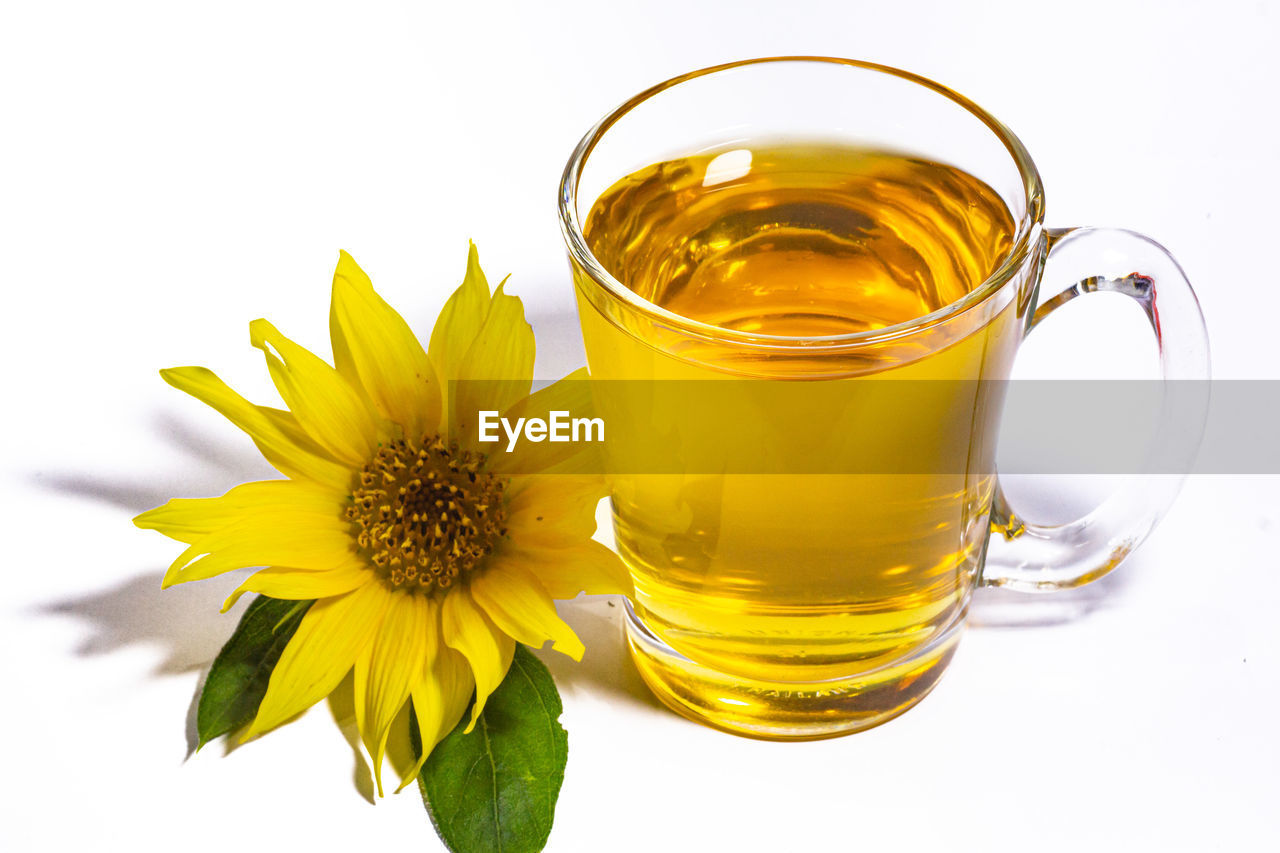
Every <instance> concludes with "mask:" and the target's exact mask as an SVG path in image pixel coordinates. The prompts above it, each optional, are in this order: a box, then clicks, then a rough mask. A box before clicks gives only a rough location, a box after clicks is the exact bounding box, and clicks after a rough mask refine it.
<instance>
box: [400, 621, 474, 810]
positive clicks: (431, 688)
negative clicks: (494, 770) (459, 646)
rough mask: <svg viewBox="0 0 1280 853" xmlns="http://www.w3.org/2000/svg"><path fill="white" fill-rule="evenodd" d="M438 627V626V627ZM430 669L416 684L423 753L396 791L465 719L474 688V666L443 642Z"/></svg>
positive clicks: (415, 704) (415, 701)
mask: <svg viewBox="0 0 1280 853" xmlns="http://www.w3.org/2000/svg"><path fill="white" fill-rule="evenodd" d="M435 627H436V630H439V626H438V625H437V626H435ZM436 652H437V653H436V654H435V655H433V656H432V659H431V660H430V662H429V664H428V666H427V668H426V669H425V670H424V672H423V673H422V677H421V678H419V679H418V680H417V681H416V682H415V683H414V685H413V688H412V690H411V691H410V695H411V697H412V699H413V714H414V716H415V717H417V719H418V737H419V739H420V740H421V741H422V754H421V755H420V756H419V758H418V761H417V763H415V764H414V765H413V768H412V769H411V770H409V772H408V773H406V774H405V775H404V777H403V778H402V779H401V781H400V787H399V788H397V789H396V791H397V793H399V792H400V791H402V790H404V788H405V786H406V785H408V784H410V783H411V782H413V780H414V778H415V777H416V776H417V775H418V771H419V770H421V769H422V765H423V764H425V763H426V760H427V757H428V756H430V755H431V750H433V749H435V747H436V744H438V743H439V742H440V741H441V740H442V739H443V738H444V736H445V735H447V734H448V733H449V732H451V731H453V727H454V726H456V725H457V724H458V720H460V719H462V714H463V712H464V711H466V710H467V703H468V702H469V701H471V692H472V690H474V689H475V686H476V685H475V680H474V679H473V678H472V677H471V668H470V667H469V666H467V659H466V658H464V657H463V656H462V655H460V654H458V653H457V652H455V651H454V650H453V649H451V648H449V647H448V646H445V645H443V644H441V645H439V646H438V647H437V649H436Z"/></svg>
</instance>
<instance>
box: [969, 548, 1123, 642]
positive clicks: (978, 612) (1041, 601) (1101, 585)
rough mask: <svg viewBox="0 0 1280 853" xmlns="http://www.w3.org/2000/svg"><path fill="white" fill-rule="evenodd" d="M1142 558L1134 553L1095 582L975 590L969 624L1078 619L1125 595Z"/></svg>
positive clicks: (1014, 624)
mask: <svg viewBox="0 0 1280 853" xmlns="http://www.w3.org/2000/svg"><path fill="white" fill-rule="evenodd" d="M1140 562H1141V558H1140V557H1138V556H1137V555H1135V556H1131V557H1129V558H1128V559H1127V560H1125V561H1124V563H1123V564H1121V565H1120V566H1119V567H1117V568H1116V569H1115V570H1114V571H1112V572H1111V573H1110V574H1107V575H1103V576H1102V577H1101V578H1098V579H1097V580H1096V581H1093V582H1092V583H1089V584H1086V585H1085V586H1081V587H1076V588H1075V589H1063V590H1058V591H1057V592H1018V591H1016V590H1011V589H999V588H997V587H981V588H979V589H977V590H975V591H974V593H973V601H972V603H971V604H970V605H969V624H970V626H972V627H974V628H1041V627H1046V626H1050V625H1064V624H1066V623H1068V622H1075V621H1077V620H1079V619H1083V618H1085V617H1086V616H1088V615H1089V614H1090V613H1093V612H1094V611H1095V610H1098V609H1099V608H1101V607H1107V606H1110V605H1113V604H1115V603H1116V602H1117V601H1119V600H1120V599H1122V598H1123V597H1124V595H1125V592H1126V591H1127V590H1128V589H1129V588H1131V587H1132V586H1133V584H1134V572H1140V571H1142V569H1143V567H1142V566H1141V565H1139V564H1140Z"/></svg>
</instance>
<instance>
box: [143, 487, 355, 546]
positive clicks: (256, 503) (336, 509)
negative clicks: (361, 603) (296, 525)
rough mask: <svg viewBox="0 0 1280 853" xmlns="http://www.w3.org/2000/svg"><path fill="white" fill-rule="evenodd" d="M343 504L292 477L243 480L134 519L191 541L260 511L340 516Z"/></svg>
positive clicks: (177, 499) (167, 534) (146, 525)
mask: <svg viewBox="0 0 1280 853" xmlns="http://www.w3.org/2000/svg"><path fill="white" fill-rule="evenodd" d="M342 509H343V504H342V503H339V499H338V498H336V497H335V496H334V494H333V493H332V492H329V491H326V490H324V489H318V488H316V487H315V486H312V485H309V484H308V483H306V482H305V481H304V482H298V481H295V480H260V481H257V482H253V483H243V484H241V485H239V486H236V487H235V488H233V489H231V490H230V491H229V492H227V493H226V494H224V495H222V496H221V497H217V498H175V499H173V500H171V501H169V502H168V503H166V504H164V505H162V506H158V507H156V508H155V509H151V510H147V511H146V512H144V513H142V514H141V515H139V516H138V517H136V518H135V519H134V520H133V523H134V524H135V525H137V526H138V527H140V528H142V529H144V530H158V531H159V532H161V533H163V534H164V535H165V536H168V537H169V538H171V539H177V540H178V541H179V542H186V543H187V544H191V543H193V542H195V541H196V540H198V539H200V538H201V537H204V536H208V535H209V534H210V533H213V532H214V531H215V530H218V529H220V528H223V527H226V526H228V525H230V524H234V523H236V522H238V521H241V520H243V519H244V518H246V517H248V516H252V515H255V514H257V513H260V512H290V511H293V512H300V513H309V514H324V513H326V512H327V513H329V514H331V515H335V516H337V515H340V514H341V512H342Z"/></svg>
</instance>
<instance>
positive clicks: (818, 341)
mask: <svg viewBox="0 0 1280 853" xmlns="http://www.w3.org/2000/svg"><path fill="white" fill-rule="evenodd" d="M780 62H796V63H800V62H811V63H827V64H830V65H841V66H848V67H852V68H858V69H861V70H864V71H873V72H877V73H880V74H887V75H890V76H893V77H898V78H900V79H902V80H905V81H907V82H909V83H914V84H916V85H919V86H923V87H925V88H927V89H930V90H932V91H933V92H935V93H937V94H939V95H942V96H943V97H945V98H947V99H948V100H950V101H952V102H953V103H955V104H957V105H959V106H960V107H962V108H964V109H965V110H966V111H968V112H969V113H970V114H972V115H973V116H974V117H975V118H977V119H978V120H979V121H981V122H982V123H983V124H985V125H986V126H987V129H988V130H990V131H991V132H992V133H993V134H995V136H996V138H997V139H999V141H1000V142H1001V143H1002V144H1003V145H1004V147H1005V149H1006V150H1007V151H1008V152H1009V154H1010V156H1011V157H1012V158H1013V161H1014V164H1015V165H1016V166H1017V169H1018V174H1019V175H1020V176H1021V178H1022V188H1023V192H1024V194H1025V201H1026V212H1025V213H1024V214H1023V216H1022V219H1021V221H1020V222H1019V223H1018V228H1017V231H1016V232H1015V234H1016V235H1017V239H1016V240H1015V241H1014V244H1013V246H1012V247H1011V248H1010V249H1009V251H1008V252H1007V253H1006V254H1005V255H1004V257H1003V258H1002V259H1001V261H1000V263H999V264H998V265H997V266H996V268H995V269H994V270H993V271H992V272H991V274H990V275H988V276H987V278H986V279H985V280H984V281H983V282H982V284H980V285H978V286H977V287H975V288H973V289H972V290H970V291H969V292H968V293H966V294H965V295H964V296H962V297H960V298H959V299H957V300H955V301H954V302H950V303H948V304H947V305H944V306H943V307H941V308H939V309H937V310H936V311H932V312H930V313H928V314H923V315H921V316H919V317H913V318H911V319H910V320H905V321H903V322H901V323H895V324H893V325H891V326H885V327H884V328H882V329H869V330H866V331H862V332H850V333H847V334H842V335H816V336H814V335H806V336H790V335H769V334H763V333H759V332H744V331H739V330H737V329H727V328H724V327H722V326H716V325H714V324H711V323H704V322H702V321H700V320H695V319H693V318H692V317H686V316H684V315H683V314H677V313H676V312H674V311H669V310H667V309H666V308H663V307H662V306H661V305H658V304H656V303H654V302H651V301H650V300H648V299H645V298H644V297H643V296H641V295H639V294H638V293H636V292H635V291H634V290H631V289H630V288H629V287H627V286H626V285H624V284H623V283H622V282H620V281H618V279H617V278H615V277H614V276H613V274H612V273H611V272H609V271H608V270H607V269H605V267H604V265H603V264H602V263H600V261H599V260H598V259H597V258H596V256H595V254H594V253H593V252H592V251H591V249H590V247H589V246H588V245H587V240H586V237H585V236H584V235H583V233H582V223H581V222H580V221H579V217H578V210H577V197H578V181H579V179H580V177H581V175H582V170H583V168H584V166H585V165H586V162H587V159H588V158H589V157H590V156H591V152H592V151H593V150H595V147H596V145H598V144H599V142H600V140H601V139H602V138H603V137H604V135H605V134H606V133H607V132H608V131H609V129H610V128H611V127H613V125H614V124H616V123H617V122H618V121H619V120H620V119H622V117H623V116H625V115H627V114H628V113H629V112H631V110H632V109H634V108H635V107H637V106H639V105H640V104H642V103H644V102H645V101H648V100H649V99H650V98H653V97H654V96H656V95H659V94H661V93H662V92H665V91H666V90H668V89H671V88H673V87H675V86H678V85H679V84H681V83H684V82H687V81H689V80H693V79H696V78H698V77H705V76H708V75H711V74H716V73H719V72H722V71H730V70H733V69H736V68H742V67H745V66H749V65H762V64H765V63H780ZM559 217H560V231H561V233H562V234H563V236H564V240H565V244H566V245H567V246H568V248H569V253H570V255H571V256H572V258H573V259H574V260H575V261H576V262H577V263H578V264H579V265H581V266H582V268H583V269H585V270H586V271H587V272H588V273H589V274H590V276H591V278H592V279H593V280H594V281H595V282H596V283H597V284H598V285H601V286H602V287H603V288H604V290H605V291H606V292H607V293H608V294H609V295H611V296H613V297H614V298H616V299H619V300H621V301H622V302H624V303H626V304H627V305H628V306H630V307H631V308H633V309H635V310H637V311H640V312H641V313H643V314H645V315H648V316H649V317H650V318H651V319H656V320H658V321H660V322H662V323H663V324H664V325H667V326H671V327H675V328H676V329H678V330H680V331H682V332H684V333H687V334H690V335H693V336H696V337H700V338H705V339H710V340H717V341H726V342H734V343H739V344H746V345H752V346H756V347H763V348H770V349H773V348H779V349H790V348H792V347H809V348H840V349H844V348H846V347H852V346H859V345H863V344H868V343H880V342H883V341H886V340H891V339H895V338H900V337H905V336H907V335H911V334H914V333H916V332H918V331H921V330H923V329H926V328H929V327H932V326H935V325H937V324H939V323H942V322H945V321H947V320H949V319H951V318H953V317H955V316H958V315H959V314H962V313H964V312H965V311H968V310H969V309H970V308H973V307H974V306H976V305H979V304H981V303H982V302H984V301H986V299H987V298H988V297H990V296H992V295H993V294H995V293H997V292H999V291H1000V290H1001V289H1002V288H1003V287H1004V285H1005V284H1007V283H1008V282H1009V281H1010V280H1011V279H1012V278H1013V277H1014V275H1015V274H1016V273H1017V272H1018V271H1019V270H1020V269H1021V268H1022V265H1023V263H1024V262H1025V261H1026V260H1027V258H1028V256H1029V255H1030V254H1031V249H1032V245H1033V241H1034V240H1036V239H1037V238H1038V236H1039V234H1038V232H1039V229H1038V226H1040V225H1041V224H1042V222H1043V218H1044V188H1043V186H1042V185H1041V182H1040V173H1039V171H1038V170H1037V169H1036V166H1035V163H1033V162H1032V160H1031V155H1030V154H1029V153H1028V152H1027V149H1026V147H1025V146H1023V144H1022V141H1021V140H1019V139H1018V137H1017V136H1015V135H1014V133H1013V131H1011V130H1009V128H1007V127H1005V126H1004V124H1002V123H1001V122H1000V121H999V120H998V119H996V118H995V117H994V116H992V115H991V114H990V113H988V112H987V111H986V110H984V109H983V108H982V107H980V106H978V105H977V104H976V103H974V102H973V101H971V100H970V99H968V98H966V97H965V96H964V95H961V94H959V93H957V92H955V91H953V90H951V89H949V88H947V87H946V86H943V85H942V84H941V83H937V82H935V81H933V80H930V79H929V78H927V77H923V76H921V75H919V74H915V73H912V72H910V71H904V70H902V69H901V68H894V67H892V66H889V65H881V64H879V63H875V62H867V61H864V60H859V59H843V58H839V57H832V56H768V57H758V58H754V59H742V60H738V61H736V62H726V63H723V64H720V65H712V66H709V67H707V68H701V69H698V70H696V71H690V72H689V73H687V74H681V75H680V76H678V77H672V78H671V79H669V80H665V81H663V82H661V83H658V84H657V85H655V86H651V87H649V88H648V89H645V90H644V91H642V92H640V93H639V94H637V95H635V96H634V97H632V98H630V99H628V100H627V101H625V102H624V103H622V104H621V105H620V106H618V107H617V108H615V109H614V110H612V111H611V112H609V113H608V114H607V115H606V116H605V117H604V118H602V119H600V120H599V121H598V122H596V123H595V125H593V126H592V127H591V129H590V130H588V131H587V133H586V135H584V136H583V137H582V140H581V141H580V142H579V143H578V145H577V147H575V148H574V150H573V153H572V154H571V155H570V157H569V162H568V163H567V164H566V165H565V169H564V174H563V175H562V176H561V179H560V198H559Z"/></svg>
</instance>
